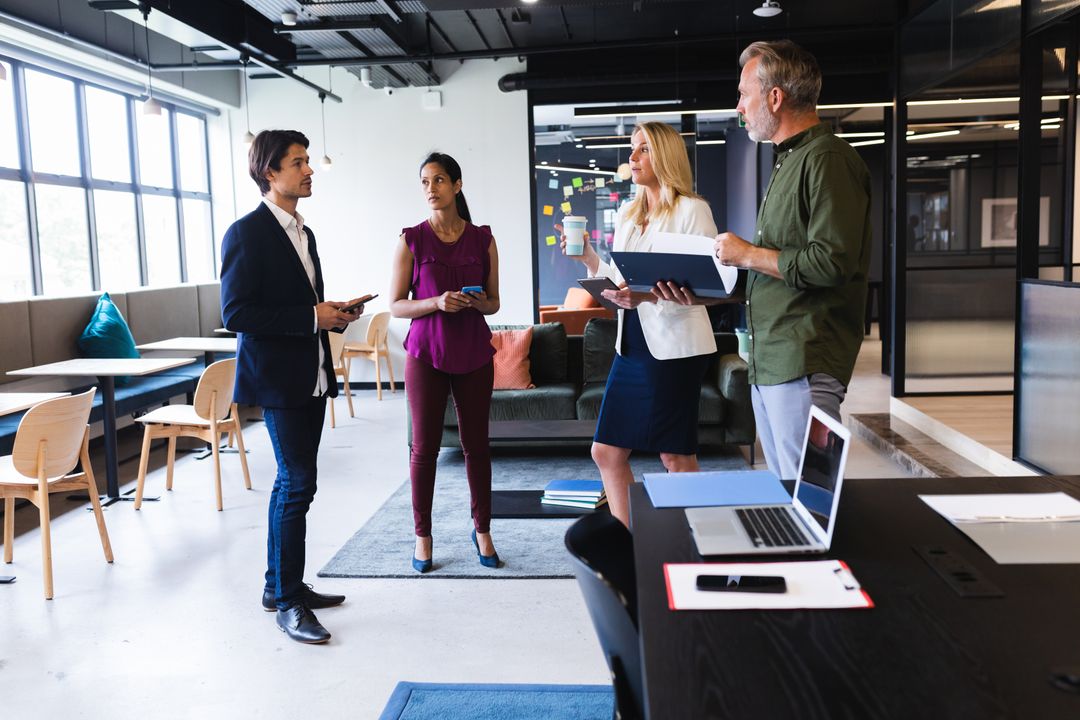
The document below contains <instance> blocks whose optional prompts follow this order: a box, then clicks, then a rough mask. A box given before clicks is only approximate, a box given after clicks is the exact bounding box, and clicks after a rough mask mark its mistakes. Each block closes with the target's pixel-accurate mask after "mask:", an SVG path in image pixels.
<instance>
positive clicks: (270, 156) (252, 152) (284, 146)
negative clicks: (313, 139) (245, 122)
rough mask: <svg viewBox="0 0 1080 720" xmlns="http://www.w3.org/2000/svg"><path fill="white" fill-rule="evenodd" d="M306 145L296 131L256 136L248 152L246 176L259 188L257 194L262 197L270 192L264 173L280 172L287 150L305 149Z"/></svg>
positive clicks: (272, 132) (273, 132)
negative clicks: (299, 147) (293, 148)
mask: <svg viewBox="0 0 1080 720" xmlns="http://www.w3.org/2000/svg"><path fill="white" fill-rule="evenodd" d="M308 144H309V142H308V139H307V137H306V136H305V135H304V133H302V132H300V131H298V130H263V131H262V132H260V133H259V134H258V135H256V136H255V140H254V142H252V143H251V149H249V150H248V174H249V175H251V179H252V180H254V181H255V184H256V185H258V186H259V192H260V193H262V194H263V195H265V194H266V193H268V192H270V181H269V180H267V179H266V171H267V170H274V171H278V170H280V169H281V161H282V160H283V159H284V158H285V156H286V155H287V154H288V152H289V148H291V147H292V146H293V145H303V146H304V148H305V149H306V148H307V147H308Z"/></svg>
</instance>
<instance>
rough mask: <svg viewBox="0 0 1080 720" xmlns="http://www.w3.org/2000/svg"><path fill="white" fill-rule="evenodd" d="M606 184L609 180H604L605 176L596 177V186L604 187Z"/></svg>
mask: <svg viewBox="0 0 1080 720" xmlns="http://www.w3.org/2000/svg"><path fill="white" fill-rule="evenodd" d="M606 184H607V181H606V180H604V178H596V187H598V188H602V187H604V185H606Z"/></svg>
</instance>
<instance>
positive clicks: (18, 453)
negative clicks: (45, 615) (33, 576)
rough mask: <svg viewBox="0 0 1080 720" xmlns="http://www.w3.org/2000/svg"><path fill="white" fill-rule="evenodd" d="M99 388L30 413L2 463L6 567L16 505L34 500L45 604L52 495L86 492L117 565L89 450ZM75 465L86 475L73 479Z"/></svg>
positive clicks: (0, 494)
mask: <svg viewBox="0 0 1080 720" xmlns="http://www.w3.org/2000/svg"><path fill="white" fill-rule="evenodd" d="M95 392H97V389H96V388H90V389H89V390H87V391H86V392H84V393H82V394H81V395H73V396H71V397H62V398H56V399H55V400H46V401H45V402H43V403H41V404H39V405H35V406H34V407H32V408H30V409H29V410H27V411H26V414H25V415H24V416H23V419H22V422H20V423H19V429H18V431H16V434H15V445H14V447H13V448H12V454H11V455H8V456H6V457H0V497H3V498H4V562H6V563H10V562H11V561H12V559H13V555H14V553H13V548H12V543H13V542H14V540H15V500H16V498H23V499H25V500H29V501H30V502H32V503H33V504H34V505H36V506H37V508H38V514H39V515H40V517H41V568H42V579H43V581H44V584H45V599H46V600H52V597H53V574H52V539H51V535H50V531H49V495H50V494H51V493H55V492H69V491H71V490H85V491H86V492H87V493H88V494H89V495H90V505H91V507H92V508H93V510H94V518H95V519H96V520H97V526H98V535H100V536H101V549H102V550H104V551H105V560H106V561H107V562H110V563H111V562H112V561H113V554H112V545H110V544H109V533H108V531H107V530H106V529H105V516H104V515H103V514H102V512H101V503H100V502H99V501H98V488H97V483H96V482H95V481H94V471H93V469H92V468H91V466H90V454H89V452H88V451H87V447H88V445H89V441H90V428H89V427H88V426H87V424H86V421H87V420H89V418H90V405H91V403H93V402H94V393H95ZM76 463H81V464H82V471H81V472H77V473H73V472H72V470H74V469H75V465H76Z"/></svg>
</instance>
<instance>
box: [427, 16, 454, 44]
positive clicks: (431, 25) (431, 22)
mask: <svg viewBox="0 0 1080 720" xmlns="http://www.w3.org/2000/svg"><path fill="white" fill-rule="evenodd" d="M424 15H425V18H426V20H427V28H428V30H434V31H435V33H436V34H437V35H438V36H439V37H440V38H442V41H443V43H444V44H445V45H446V47H448V48H450V52H457V51H458V49H457V46H456V45H454V43H453V42H451V41H450V38H449V37H447V35H446V33H445V32H443V29H442V28H441V27H439V23H437V22H435V18H433V17H431V13H424ZM428 52H431V43H430V42H428Z"/></svg>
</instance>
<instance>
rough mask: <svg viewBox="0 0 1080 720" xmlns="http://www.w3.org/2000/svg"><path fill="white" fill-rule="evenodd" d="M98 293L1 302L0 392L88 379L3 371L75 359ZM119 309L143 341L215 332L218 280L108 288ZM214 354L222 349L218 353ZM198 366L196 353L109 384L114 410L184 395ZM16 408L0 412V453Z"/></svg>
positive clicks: (6, 446)
mask: <svg viewBox="0 0 1080 720" xmlns="http://www.w3.org/2000/svg"><path fill="white" fill-rule="evenodd" d="M99 295H100V294H99V293H94V294H91V295H79V296H74V297H48V298H29V299H27V300H15V301H10V302H3V303H0V332H2V336H3V337H4V338H5V342H4V343H2V344H0V385H2V386H3V387H0V391H4V390H9V391H16V390H20V391H35V390H68V391H71V392H79V391H80V390H84V389H86V388H88V387H90V386H91V385H92V384H94V379H93V378H86V379H83V378H61V377H36V378H17V377H14V376H9V375H7V371H8V370H15V369H18V368H23V367H31V366H34V365H44V364H46V363H51V362H59V361H61V360H68V359H71V358H76V357H79V351H78V347H77V345H76V341H77V340H78V337H79V335H80V334H81V333H82V331H83V328H85V327H86V324H87V323H88V322H89V321H90V314H91V312H93V310H94V306H95V304H96V303H97V299H98V297H99ZM110 296H111V297H112V300H113V302H114V303H115V304H116V306H117V307H118V308H119V309H120V312H121V313H123V315H124V318H125V319H126V320H127V322H128V326H129V327H130V328H131V334H132V335H133V336H134V338H135V341H136V343H149V342H155V341H157V340H164V339H166V338H171V337H179V336H205V337H212V336H214V330H215V329H216V328H219V327H221V294H220V286H219V284H218V283H206V284H201V285H178V286H174V287H163V288H141V289H139V290H133V291H131V292H127V293H116V294H112V293H110ZM144 356H145V357H153V356H174V357H175V356H176V353H146V354H145V355H144ZM219 356H220V357H224V354H222V353H219ZM202 371H203V363H202V361H201V358H200V359H199V360H196V361H195V362H194V363H192V364H190V365H185V366H181V367H178V368H174V369H172V370H167V371H165V372H162V373H156V374H154V375H145V376H142V377H135V378H132V379H131V381H130V382H129V383H128V384H127V385H124V386H118V387H117V388H116V415H117V418H120V417H123V416H124V415H130V414H132V413H136V412H139V411H141V410H144V409H146V408H148V407H152V406H154V405H160V404H162V403H164V402H166V401H168V400H169V399H170V398H173V397H177V396H183V395H188V394H190V393H193V392H194V391H195V385H196V384H197V383H198V380H199V377H200V375H201V374H202ZM22 415H23V414H22V413H12V414H10V415H4V416H0V455H4V454H7V453H10V452H11V447H12V444H13V443H14V440H15V430H16V429H17V428H18V426H19V421H20V420H21V419H22ZM101 417H102V408H101V395H100V393H99V394H98V395H96V396H95V397H94V405H93V408H92V409H91V411H90V422H92V423H93V422H99V421H100V420H101Z"/></svg>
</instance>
